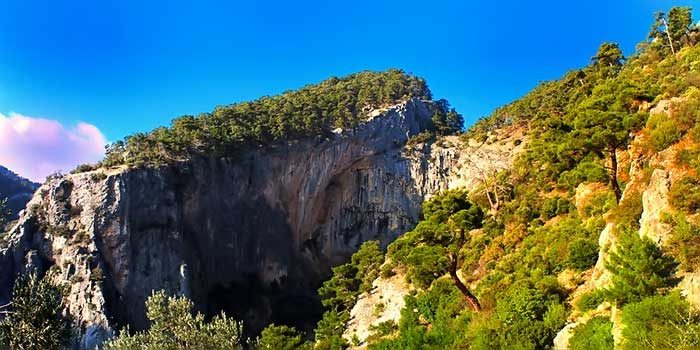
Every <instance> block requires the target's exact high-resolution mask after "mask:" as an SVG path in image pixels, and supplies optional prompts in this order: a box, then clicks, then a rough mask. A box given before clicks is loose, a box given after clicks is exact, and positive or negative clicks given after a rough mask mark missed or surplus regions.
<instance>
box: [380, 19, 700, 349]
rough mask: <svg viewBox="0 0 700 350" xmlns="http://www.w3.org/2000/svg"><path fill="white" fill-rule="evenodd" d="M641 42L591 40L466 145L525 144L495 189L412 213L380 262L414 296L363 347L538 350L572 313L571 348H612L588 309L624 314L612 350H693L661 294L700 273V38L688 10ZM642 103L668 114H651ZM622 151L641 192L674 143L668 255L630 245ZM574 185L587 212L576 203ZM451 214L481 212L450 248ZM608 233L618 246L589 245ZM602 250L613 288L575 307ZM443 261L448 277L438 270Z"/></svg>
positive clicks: (683, 323) (632, 226)
mask: <svg viewBox="0 0 700 350" xmlns="http://www.w3.org/2000/svg"><path fill="white" fill-rule="evenodd" d="M649 38H650V39H649V41H647V42H644V43H642V44H641V45H640V46H639V50H638V52H637V53H635V54H634V55H632V56H630V57H624V56H623V54H622V52H621V50H620V49H619V48H618V46H617V45H616V44H613V43H604V44H603V45H601V46H600V48H599V50H598V52H597V53H596V54H595V55H594V56H593V58H592V60H591V64H590V65H588V66H587V67H584V68H583V69H579V70H575V71H572V72H569V73H567V74H566V75H564V77H562V78H561V79H559V80H556V81H551V82H546V83H543V84H541V85H540V86H538V87H537V88H535V89H534V90H533V91H532V92H531V93H529V94H528V95H526V96H525V97H523V98H522V99H520V100H518V101H515V102H513V103H512V104H509V105H507V106H505V107H503V108H500V109H498V110H497V111H496V112H495V113H494V114H493V115H492V116H490V117H489V118H486V119H483V120H481V121H480V122H478V123H477V124H476V125H475V126H474V127H473V128H471V129H470V130H469V131H468V132H467V133H466V134H465V135H464V137H465V138H470V137H471V138H477V139H479V140H482V141H484V142H499V140H497V139H494V136H493V135H494V134H492V131H494V130H495V129H497V128H508V127H510V128H521V129H525V130H527V133H528V136H529V140H530V141H529V143H528V145H527V148H526V150H525V151H524V153H522V154H521V155H520V156H518V157H517V159H516V161H515V164H514V166H513V168H512V169H509V170H507V171H504V172H502V173H500V174H497V175H495V176H494V178H493V179H490V182H491V183H495V184H496V185H492V184H491V183H488V184H487V183H486V182H485V183H484V187H485V188H484V189H483V190H481V191H474V192H472V193H471V194H470V193H465V192H460V191H450V192H446V193H443V194H441V195H439V196H437V197H435V198H433V199H431V201H430V202H428V203H427V205H428V206H430V204H429V203H431V202H432V203H445V202H447V203H452V204H451V205H450V206H448V207H449V208H451V209H454V210H455V211H448V212H447V214H442V215H438V216H434V215H433V213H432V212H431V208H430V207H426V208H424V214H425V217H424V219H423V220H422V221H421V222H420V223H419V224H418V226H417V227H416V229H415V230H413V231H411V232H409V233H407V234H405V235H404V236H402V237H401V238H399V239H398V240H397V241H396V242H394V243H393V244H392V245H390V247H389V253H388V258H389V261H390V263H389V264H390V265H392V266H401V267H402V268H403V269H404V270H405V271H406V276H407V278H408V280H409V281H410V282H412V283H413V285H414V286H415V287H416V288H417V290H416V291H414V292H413V293H412V294H411V295H409V296H408V297H407V298H406V307H405V309H404V310H403V312H402V315H401V319H400V321H399V323H398V324H397V325H396V326H395V327H393V328H391V327H384V328H383V329H382V330H381V331H379V330H378V331H376V332H375V335H374V336H372V337H370V338H369V339H368V343H369V344H368V345H369V348H370V349H382V350H385V349H547V348H550V347H551V346H552V344H553V339H554V337H555V335H556V334H557V333H558V332H559V331H560V330H561V329H562V327H563V326H564V324H565V322H566V319H567V318H568V317H570V315H571V314H572V313H576V314H578V315H581V314H586V313H594V312H597V314H596V313H594V314H592V317H591V318H590V320H588V321H587V322H585V321H584V322H581V324H579V325H578V326H577V327H576V328H575V329H574V330H573V337H572V339H571V341H570V343H569V344H570V346H571V347H572V348H573V349H611V348H612V346H613V336H612V324H613V323H612V322H613V321H612V320H610V319H609V317H610V313H609V309H608V311H607V313H606V312H605V311H593V310H594V309H597V308H598V307H599V306H600V305H601V304H603V306H604V305H608V306H607V308H609V307H610V306H611V305H612V306H613V307H616V308H618V309H621V310H622V315H623V316H622V322H623V324H624V325H625V326H626V328H624V331H623V338H622V339H623V343H622V344H621V347H622V348H624V349H642V348H644V349H652V348H653V349H667V348H668V349H671V348H688V349H690V348H697V347H698V344H700V335H699V333H698V329H699V328H700V319H698V316H697V313H696V311H695V310H694V309H693V308H692V307H691V306H690V305H688V303H687V302H685V301H684V300H683V299H682V298H680V297H679V296H678V294H677V293H676V292H673V290H674V287H676V286H677V284H678V282H679V278H678V273H681V272H683V271H695V270H696V269H697V267H698V266H699V265H698V262H699V261H700V251H699V250H698V249H696V248H694V246H695V245H696V243H697V242H700V229H698V227H699V226H698V223H697V218H696V215H694V214H695V213H697V211H698V209H700V195H698V193H700V192H698V191H699V190H698V188H699V186H698V184H700V181H699V180H698V175H699V174H700V173H699V172H698V171H700V162H698V156H700V112H698V111H699V110H700V109H699V108H698V107H699V106H700V71H699V70H698V67H700V48H698V47H696V46H695V44H696V43H697V42H698V41H699V40H698V39H699V38H700V33H699V30H698V28H697V27H695V26H694V25H693V22H692V18H691V14H690V9H689V8H674V9H672V10H671V11H669V12H668V14H664V13H661V14H658V15H657V16H656V17H655V20H654V25H653V27H652V31H651V33H650V34H649ZM655 105H665V106H667V108H666V109H665V110H659V109H656V110H654V112H653V113H652V110H651V107H653V106H655ZM631 145H634V147H636V149H637V150H638V151H637V152H640V153H641V154H642V155H644V157H645V159H647V161H646V162H647V163H645V164H643V166H644V167H647V168H645V169H644V170H643V174H642V175H641V176H642V180H636V181H637V185H635V186H645V185H646V184H645V181H648V180H649V176H650V175H651V172H652V171H653V170H654V169H653V168H648V167H649V166H650V164H651V163H650V161H649V160H648V159H649V158H650V157H651V155H654V154H656V153H657V152H660V151H663V150H665V149H667V148H669V147H671V146H675V145H678V146H676V147H677V148H678V149H679V150H678V151H677V156H676V159H675V162H676V164H675V165H674V166H675V167H678V169H680V170H679V171H678V172H680V173H684V174H686V175H684V176H685V177H684V178H682V179H680V180H679V181H674V183H673V186H672V188H671V191H670V197H671V203H672V205H673V206H674V207H675V209H676V210H677V212H676V213H675V214H672V215H671V214H670V213H669V214H668V215H667V219H666V221H667V222H668V223H669V225H670V226H671V227H672V230H671V233H670V235H671V240H670V242H669V243H668V244H664V245H662V246H659V245H657V244H656V243H655V242H653V241H651V240H650V239H648V238H646V237H640V234H639V229H640V226H639V219H640V216H641V214H642V195H641V190H643V188H641V189H640V188H635V187H629V186H630V185H629V184H630V183H631V180H632V179H631V176H632V175H631V173H630V171H631V170H630V168H631V166H632V164H631V162H630V160H629V158H628V157H627V156H626V154H627V152H626V151H627V150H628V148H629V147H630V146H631ZM621 157H624V158H621ZM643 159H644V158H643ZM635 176H640V175H635ZM582 185H584V187H583V188H587V189H590V190H589V194H588V195H587V197H586V198H585V200H582V198H579V197H576V193H577V189H581V188H582V187H581V186H582ZM581 193H584V192H581ZM623 193H624V196H623ZM455 197H457V198H459V200H457V198H455ZM494 198H496V200H494ZM460 201H463V202H467V201H471V203H475V204H476V205H478V206H480V207H481V208H482V209H483V211H484V212H485V213H486V214H485V215H484V216H483V217H482V218H481V222H473V223H472V224H470V225H466V226H465V230H466V232H468V233H465V234H460V235H457V236H455V235H454V232H455V230H454V223H455V220H454V218H452V217H451V215H454V214H455V213H456V212H457V211H458V210H459V207H460V206H459V205H458V204H457V203H459V202H460ZM494 203H498V205H494ZM606 224H613V225H614V226H612V230H611V234H613V235H614V237H615V242H616V246H615V247H598V236H599V234H600V232H601V231H602V230H603V228H604V227H605V226H606ZM452 245H456V246H452ZM600 250H603V251H604V252H607V257H606V260H605V262H604V265H605V268H606V269H607V270H608V271H609V272H610V274H611V276H612V278H611V283H609V285H607V286H606V287H605V288H601V289H597V290H590V291H589V292H588V293H585V294H583V295H580V296H577V295H575V294H572V292H573V291H574V290H576V288H577V287H579V286H581V282H583V281H585V277H584V276H585V273H586V271H587V270H589V269H590V268H591V267H593V265H594V264H595V262H596V260H597V259H598V252H599V251H600ZM455 254H456V256H457V257H458V259H454V257H455ZM454 261H458V262H459V263H458V264H457V266H458V268H459V270H460V272H461V273H459V274H453V273H451V272H450V271H449V270H450V269H449V267H450V266H454ZM451 275H458V276H461V278H462V280H460V278H457V279H455V278H453V277H450V276H451ZM458 282H463V285H464V286H465V287H467V288H468V289H467V291H468V292H469V293H470V294H473V297H474V298H476V299H478V301H479V303H480V305H481V310H480V309H479V308H474V307H473V306H470V300H471V297H470V296H469V294H465V293H464V291H463V288H461V287H460V286H459V284H460V283H458ZM604 307H605V306H604ZM603 310H605V309H603Z"/></svg>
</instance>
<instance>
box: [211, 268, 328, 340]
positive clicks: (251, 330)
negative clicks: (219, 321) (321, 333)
mask: <svg viewBox="0 0 700 350" xmlns="http://www.w3.org/2000/svg"><path fill="white" fill-rule="evenodd" d="M205 312H206V315H207V317H208V318H211V317H213V316H215V315H217V314H219V313H221V312H225V313H226V315H227V316H230V317H233V318H235V319H237V320H241V321H243V333H244V337H250V338H254V337H257V336H258V335H259V334H260V332H262V330H263V329H264V328H265V327H267V326H268V325H270V324H272V323H274V324H277V325H287V326H291V327H295V328H296V329H298V330H299V331H302V332H305V333H307V334H308V335H309V336H310V335H312V334H313V330H314V328H315V327H316V323H317V322H318V321H319V320H320V319H321V316H322V314H323V307H322V305H321V302H320V299H319V297H318V295H317V294H316V293H309V292H308V291H303V292H300V291H296V290H285V289H283V288H265V287H264V286H263V285H262V284H261V283H259V281H258V280H257V278H255V277H254V276H248V278H247V279H246V280H245V281H242V282H241V281H236V282H232V283H230V284H228V285H222V284H216V285H214V286H213V287H212V288H210V289H209V291H208V292H207V300H206V310H205Z"/></svg>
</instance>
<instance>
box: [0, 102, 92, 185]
mask: <svg viewBox="0 0 700 350" xmlns="http://www.w3.org/2000/svg"><path fill="white" fill-rule="evenodd" d="M105 143H106V140H105V137H104V135H102V132H100V130H99V129H98V128H97V127H95V126H94V125H92V124H88V123H82V122H81V123H78V124H77V125H76V126H74V127H72V128H66V127H64V126H63V125H62V124H61V123H60V122H58V121H56V120H51V119H43V118H34V117H28V116H24V115H21V114H18V113H10V115H9V116H6V115H4V114H2V113H0V165H3V166H5V167H7V168H9V169H10V170H12V171H14V172H16V173H18V174H19V175H21V176H24V177H27V178H29V179H31V180H33V181H38V182H43V181H44V179H45V177H46V176H47V175H49V174H51V173H53V172H56V171H59V170H60V171H64V172H66V171H69V170H72V169H73V168H75V167H76V166H77V165H78V164H81V163H90V162H97V161H99V160H100V159H102V157H103V155H104V146H105Z"/></svg>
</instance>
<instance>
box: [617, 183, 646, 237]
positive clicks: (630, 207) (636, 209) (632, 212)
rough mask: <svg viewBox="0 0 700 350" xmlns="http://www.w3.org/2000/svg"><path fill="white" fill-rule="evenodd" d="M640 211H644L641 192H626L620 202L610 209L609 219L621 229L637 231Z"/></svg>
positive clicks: (640, 215)
mask: <svg viewBox="0 0 700 350" xmlns="http://www.w3.org/2000/svg"><path fill="white" fill-rule="evenodd" d="M642 211H644V202H643V201H642V192H641V191H639V190H633V191H628V192H626V193H625V197H624V198H622V201H620V203H619V204H618V205H617V206H616V207H614V208H613V209H612V211H611V213H610V218H611V219H612V220H613V221H614V222H615V223H616V224H618V225H619V226H621V227H623V228H627V229H632V230H638V229H639V219H641V217H642Z"/></svg>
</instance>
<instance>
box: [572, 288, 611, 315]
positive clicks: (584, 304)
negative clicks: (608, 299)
mask: <svg viewBox="0 0 700 350" xmlns="http://www.w3.org/2000/svg"><path fill="white" fill-rule="evenodd" d="M603 301H605V293H604V291H600V290H594V291H591V292H588V293H585V294H583V295H581V296H580V297H579V298H578V300H577V302H576V308H577V309H578V310H579V311H581V312H586V311H589V310H593V309H595V308H597V307H598V305H600V304H601V303H602V302H603Z"/></svg>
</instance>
